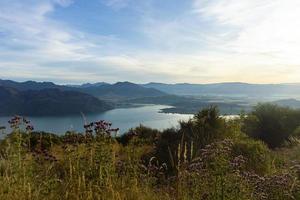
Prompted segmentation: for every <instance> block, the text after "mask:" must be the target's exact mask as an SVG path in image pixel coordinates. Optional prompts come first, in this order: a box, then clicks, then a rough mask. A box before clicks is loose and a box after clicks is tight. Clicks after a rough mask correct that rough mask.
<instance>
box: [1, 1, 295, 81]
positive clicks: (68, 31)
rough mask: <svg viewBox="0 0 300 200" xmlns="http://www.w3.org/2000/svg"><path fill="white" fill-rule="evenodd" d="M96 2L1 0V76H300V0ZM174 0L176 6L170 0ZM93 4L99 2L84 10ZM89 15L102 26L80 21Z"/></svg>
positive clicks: (106, 78)
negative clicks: (57, 15)
mask: <svg viewBox="0 0 300 200" xmlns="http://www.w3.org/2000/svg"><path fill="white" fill-rule="evenodd" d="M92 2H93V6H90V7H89V6H87V7H84V6H82V7H80V6H77V3H78V2H77V1H76V0H44V1H38V0H28V1H26V2H24V1H21V0H2V1H0V70H1V75H0V78H17V79H22V78H23V79H47V80H56V81H58V82H86V81H92V82H96V81H109V82H112V81H118V80H129V81H135V82H147V81H166V82H222V81H245V82H293V81H298V80H299V78H300V77H299V74H300V56H299V52H300V37H299V35H300V28H299V27H300V21H299V18H300V14H299V12H298V8H299V7H300V3H299V1H298V0H285V1H282V0H244V1H236V0H193V1H189V3H187V2H185V1H184V2H183V1H179V0H174V1H170V0H166V1H163V2H162V1H155V0H145V1H134V2H133V1H130V0H101V1H98V0H97V1H92V0H91V1H89V2H87V4H86V5H89V4H92ZM174 3H176V5H177V6H173V7H172V6H171V5H173V4H174ZM168 5H170V6H168ZM76 6H77V10H76ZM91 7H93V8H95V9H96V8H98V7H99V9H98V10H93V12H94V13H92V15H87V14H90V12H91V10H90V9H91ZM78 8H80V9H78ZM58 10H63V11H70V12H71V11H72V12H74V13H71V14H70V13H69V14H70V16H76V18H71V20H72V22H74V23H73V24H72V23H69V21H68V20H67V18H68V12H66V13H64V15H63V16H60V17H53V14H55V13H56V12H57V11H58ZM65 15H66V16H65ZM85 16H88V17H89V18H88V19H87V20H86V21H88V22H89V23H91V25H90V26H91V27H97V28H95V30H93V31H90V30H87V29H86V28H85V27H86V26H87V25H86V24H83V22H81V23H80V18H81V17H85ZM65 17H66V18H65ZM124 23H126V24H124ZM78 24H79V25H80V26H78ZM112 24H113V25H114V26H113V25H112ZM112 26H113V27H112ZM126 31H128V32H126ZM141 77H143V78H141Z"/></svg>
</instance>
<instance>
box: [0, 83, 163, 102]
mask: <svg viewBox="0 0 300 200" xmlns="http://www.w3.org/2000/svg"><path fill="white" fill-rule="evenodd" d="M0 86H3V87H9V88H15V89H17V90H20V91H26V90H44V89H60V90H63V91H77V92H82V93H86V94H90V95H93V96H95V97H97V98H100V99H101V98H102V99H108V100H119V99H129V98H138V97H154V96H162V95H165V93H164V92H162V91H159V90H157V89H153V88H145V87H143V86H141V85H138V84H134V83H130V82H118V83H115V84H109V83H104V82H99V83H95V84H90V83H86V84H82V85H57V84H54V83H52V82H35V81H26V82H16V81H11V80H0Z"/></svg>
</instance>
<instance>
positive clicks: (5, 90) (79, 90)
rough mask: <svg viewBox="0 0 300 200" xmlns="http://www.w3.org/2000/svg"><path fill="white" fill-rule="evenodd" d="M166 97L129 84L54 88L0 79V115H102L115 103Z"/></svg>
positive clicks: (47, 83)
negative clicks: (100, 113)
mask: <svg viewBox="0 0 300 200" xmlns="http://www.w3.org/2000/svg"><path fill="white" fill-rule="evenodd" d="M160 95H165V93H164V92H161V91H158V90H156V89H152V88H144V87H143V86H140V85H137V84H134V83H129V82H118V83H116V84H106V83H97V84H84V85H75V86H74V85H73V86H70V85H56V84H54V83H52V82H35V81H26V82H16V81H11V80H0V115H14V114H18V115H31V116H32V115H69V114H80V112H83V113H96V112H103V111H106V110H109V109H112V108H114V107H115V104H116V102H117V101H120V100H125V99H131V98H140V97H155V96H160Z"/></svg>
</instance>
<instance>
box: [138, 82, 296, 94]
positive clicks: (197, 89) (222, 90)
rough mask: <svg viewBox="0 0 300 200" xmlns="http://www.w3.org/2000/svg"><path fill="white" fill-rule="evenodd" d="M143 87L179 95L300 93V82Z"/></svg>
mask: <svg viewBox="0 0 300 200" xmlns="http://www.w3.org/2000/svg"><path fill="white" fill-rule="evenodd" d="M142 86H143V87H147V88H155V89H157V90H160V91H163V92H168V93H170V94H177V95H203V94H218V95H251V96H263V95H295V94H299V93H300V84H249V83H239V82H232V83H213V84H189V83H178V84H164V83H148V84H143V85H142Z"/></svg>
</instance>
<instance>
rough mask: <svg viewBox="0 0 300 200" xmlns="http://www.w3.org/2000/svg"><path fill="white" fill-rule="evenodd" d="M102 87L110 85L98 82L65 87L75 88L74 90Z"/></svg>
mask: <svg viewBox="0 0 300 200" xmlns="http://www.w3.org/2000/svg"><path fill="white" fill-rule="evenodd" d="M103 85H110V84H109V83H106V82H98V83H84V84H82V85H66V86H67V87H75V88H89V87H99V86H103Z"/></svg>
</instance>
